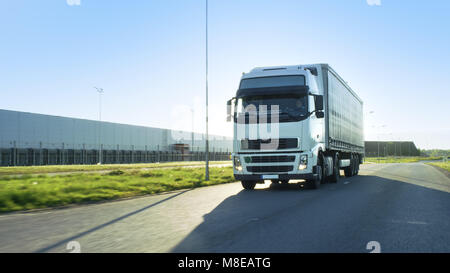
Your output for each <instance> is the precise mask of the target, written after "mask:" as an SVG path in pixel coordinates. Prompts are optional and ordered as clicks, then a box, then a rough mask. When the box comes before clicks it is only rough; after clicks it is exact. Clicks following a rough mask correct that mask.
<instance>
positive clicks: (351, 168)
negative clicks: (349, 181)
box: [344, 155, 355, 177]
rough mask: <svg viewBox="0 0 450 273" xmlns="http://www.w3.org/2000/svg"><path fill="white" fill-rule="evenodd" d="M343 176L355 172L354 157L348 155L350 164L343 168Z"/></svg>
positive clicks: (348, 175)
mask: <svg viewBox="0 0 450 273" xmlns="http://www.w3.org/2000/svg"><path fill="white" fill-rule="evenodd" d="M344 173H345V177H351V176H353V175H354V174H355V159H354V158H353V155H350V166H348V167H345V168H344Z"/></svg>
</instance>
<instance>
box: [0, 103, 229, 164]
mask: <svg viewBox="0 0 450 273" xmlns="http://www.w3.org/2000/svg"><path fill="white" fill-rule="evenodd" d="M232 143H233V142H232V138H229V137H222V136H213V135H210V136H209V147H210V148H209V151H210V154H209V158H210V160H213V161H214V160H227V159H229V155H230V153H231V151H232ZM204 159H205V136H204V135H203V134H197V133H191V132H182V131H176V130H169V129H161V128H152V127H144V126H134V125H126V124H118V123H111V122H99V121H93V120H85V119H76V118H67V117H58V116H50V115H42V114H33V113H26V112H18V111H9V110H2V109H0V166H26V165H62V164H97V163H98V162H99V161H100V160H101V162H102V163H103V164H118V163H149V162H166V161H190V160H204Z"/></svg>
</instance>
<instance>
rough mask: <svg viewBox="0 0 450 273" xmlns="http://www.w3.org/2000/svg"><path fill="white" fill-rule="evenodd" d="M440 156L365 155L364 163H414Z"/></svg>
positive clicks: (435, 158)
mask: <svg viewBox="0 0 450 273" xmlns="http://www.w3.org/2000/svg"><path fill="white" fill-rule="evenodd" d="M439 159H442V157H424V156H411V157H366V158H364V162H365V163H414V162H419V161H423V160H439Z"/></svg>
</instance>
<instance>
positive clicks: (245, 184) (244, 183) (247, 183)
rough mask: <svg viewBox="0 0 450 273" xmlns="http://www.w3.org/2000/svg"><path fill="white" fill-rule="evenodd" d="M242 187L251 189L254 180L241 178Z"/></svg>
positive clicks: (254, 182)
mask: <svg viewBox="0 0 450 273" xmlns="http://www.w3.org/2000/svg"><path fill="white" fill-rule="evenodd" d="M241 184H242V187H244V189H246V190H253V189H254V188H255V186H256V181H251V180H243V181H241Z"/></svg>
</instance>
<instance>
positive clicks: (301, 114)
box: [236, 95, 308, 123]
mask: <svg viewBox="0 0 450 273" xmlns="http://www.w3.org/2000/svg"><path fill="white" fill-rule="evenodd" d="M274 106H278V111H277V113H278V115H279V121H280V122H293V121H300V120H303V119H305V118H307V116H308V99H307V96H294V95H283V96H280V95H270V96H249V97H243V98H239V99H238V100H237V103H236V118H237V121H238V122H243V121H244V120H245V123H249V115H258V119H257V120H258V122H259V117H260V115H267V122H270V121H271V112H272V110H275V108H274ZM255 110H256V112H255ZM250 120H251V119H250Z"/></svg>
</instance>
